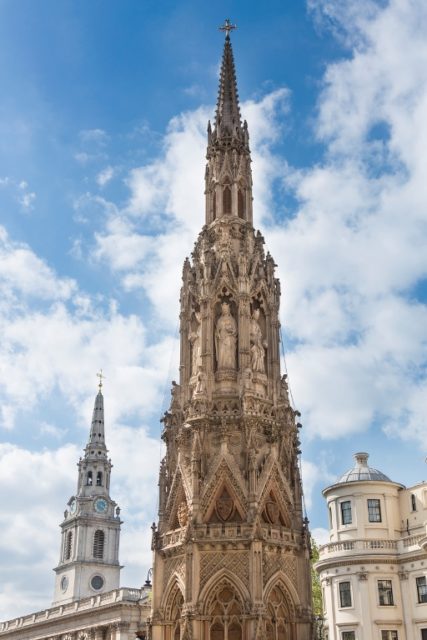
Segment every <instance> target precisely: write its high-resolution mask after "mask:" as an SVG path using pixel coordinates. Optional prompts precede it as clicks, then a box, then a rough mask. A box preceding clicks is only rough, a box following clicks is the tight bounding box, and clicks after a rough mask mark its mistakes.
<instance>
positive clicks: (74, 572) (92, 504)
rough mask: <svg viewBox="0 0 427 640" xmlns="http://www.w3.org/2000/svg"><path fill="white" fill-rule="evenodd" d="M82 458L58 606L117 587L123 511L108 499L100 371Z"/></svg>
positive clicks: (59, 571) (67, 521)
mask: <svg viewBox="0 0 427 640" xmlns="http://www.w3.org/2000/svg"><path fill="white" fill-rule="evenodd" d="M99 376H100V383H99V391H98V394H97V396H96V398H95V406H94V409H93V417H92V426H91V429H90V436H89V441H88V443H87V445H86V448H85V452H84V457H83V458H80V460H79V462H78V465H77V466H78V481H77V494H76V495H75V496H72V497H71V498H70V500H69V501H68V504H67V510H66V511H65V513H64V520H63V522H62V524H61V529H62V536H61V551H60V559H59V564H58V566H57V567H56V568H55V569H54V571H55V573H56V579H55V594H54V601H53V604H54V605H58V604H66V603H68V602H73V601H76V600H80V599H81V598H86V597H88V596H92V595H96V594H99V593H103V592H105V591H111V590H112V589H117V588H118V587H119V580H120V569H121V567H120V564H119V541H120V525H121V524H122V523H121V521H120V509H119V507H118V506H117V505H116V503H115V502H114V501H113V500H112V499H111V497H110V476H111V468H112V464H111V460H110V459H109V458H108V456H107V454H108V450H107V447H106V445H105V432H104V398H103V395H102V374H99Z"/></svg>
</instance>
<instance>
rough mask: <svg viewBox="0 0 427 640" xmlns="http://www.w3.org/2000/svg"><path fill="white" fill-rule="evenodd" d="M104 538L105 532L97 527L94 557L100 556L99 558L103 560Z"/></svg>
mask: <svg viewBox="0 0 427 640" xmlns="http://www.w3.org/2000/svg"><path fill="white" fill-rule="evenodd" d="M104 540H105V534H104V532H103V531H101V529H97V530H96V531H95V535H94V538H93V557H94V558H98V560H102V558H103V557H104Z"/></svg>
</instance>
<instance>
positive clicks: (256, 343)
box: [249, 309, 267, 373]
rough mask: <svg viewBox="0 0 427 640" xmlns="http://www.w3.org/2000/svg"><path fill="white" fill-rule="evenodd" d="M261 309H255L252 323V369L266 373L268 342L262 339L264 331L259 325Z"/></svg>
mask: <svg viewBox="0 0 427 640" xmlns="http://www.w3.org/2000/svg"><path fill="white" fill-rule="evenodd" d="M258 319H259V309H255V310H254V312H253V314H252V318H251V323H250V336H249V337H250V342H251V366H252V371H259V372H260V373H265V349H266V348H267V343H266V341H265V340H263V339H262V331H261V327H260V326H259V322H258Z"/></svg>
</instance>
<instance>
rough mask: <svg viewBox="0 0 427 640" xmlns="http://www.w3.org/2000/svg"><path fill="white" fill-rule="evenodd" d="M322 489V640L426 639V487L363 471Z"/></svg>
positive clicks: (362, 467)
mask: <svg viewBox="0 0 427 640" xmlns="http://www.w3.org/2000/svg"><path fill="white" fill-rule="evenodd" d="M355 459H356V463H355V466H354V468H352V469H350V471H348V472H347V473H345V474H344V475H343V476H342V477H341V478H340V479H339V480H338V481H337V482H336V483H335V484H333V485H331V486H330V487H327V488H326V489H324V491H323V495H324V496H325V498H326V501H327V506H328V512H329V528H330V542H329V543H328V544H325V545H323V546H322V547H320V558H319V562H318V563H317V566H316V568H317V571H318V572H319V575H320V580H321V585H322V592H323V602H324V616H325V624H324V638H325V640H427V535H426V523H427V483H425V482H422V483H420V484H417V485H415V486H413V487H408V488H406V487H404V486H403V485H402V484H399V483H397V482H393V481H392V480H390V479H389V478H388V477H387V476H385V475H384V474H383V473H381V472H380V471H377V470H376V469H373V468H371V467H368V464H367V461H368V454H367V453H357V454H355Z"/></svg>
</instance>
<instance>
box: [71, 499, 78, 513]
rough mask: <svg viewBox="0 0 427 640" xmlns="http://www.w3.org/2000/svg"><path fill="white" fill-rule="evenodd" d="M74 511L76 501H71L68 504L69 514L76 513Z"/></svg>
mask: <svg viewBox="0 0 427 640" xmlns="http://www.w3.org/2000/svg"><path fill="white" fill-rule="evenodd" d="M76 509H77V500H75V499H73V500H71V502H70V513H71V514H74V513H76Z"/></svg>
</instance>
